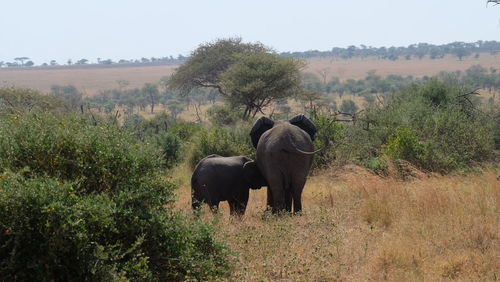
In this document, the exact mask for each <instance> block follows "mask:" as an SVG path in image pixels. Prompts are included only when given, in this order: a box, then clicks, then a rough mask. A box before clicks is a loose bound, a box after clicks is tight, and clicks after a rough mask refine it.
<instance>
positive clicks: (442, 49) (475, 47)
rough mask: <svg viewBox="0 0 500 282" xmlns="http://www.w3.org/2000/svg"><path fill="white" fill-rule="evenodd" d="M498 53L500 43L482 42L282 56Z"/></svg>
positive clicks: (398, 57) (351, 48) (397, 57)
mask: <svg viewBox="0 0 500 282" xmlns="http://www.w3.org/2000/svg"><path fill="white" fill-rule="evenodd" d="M498 52H500V42H498V41H482V40H479V41H477V42H472V43H466V42H452V43H448V44H443V45H434V44H428V43H418V44H411V45H409V46H407V47H372V46H366V45H363V44H362V45H360V46H354V45H351V46H348V47H347V48H340V47H334V48H332V49H331V50H330V51H318V50H310V51H305V52H284V53H281V55H282V56H290V57H295V58H315V57H337V58H341V59H351V58H367V57H376V58H378V59H386V60H401V59H405V60H410V59H412V58H418V59H423V58H424V57H428V58H430V59H440V58H443V57H444V56H446V55H454V56H457V58H458V59H459V60H462V59H463V58H465V57H468V56H471V55H472V54H474V56H478V55H476V54H479V53H489V54H492V55H496V54H497V53H498Z"/></svg>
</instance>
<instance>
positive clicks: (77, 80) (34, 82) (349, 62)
mask: <svg viewBox="0 0 500 282" xmlns="http://www.w3.org/2000/svg"><path fill="white" fill-rule="evenodd" d="M306 61H307V67H306V68H305V69H304V71H305V72H312V73H320V72H322V73H324V74H325V75H326V80H327V81H328V80H330V79H331V78H332V77H338V78H339V79H340V80H347V79H361V78H364V77H365V76H366V72H367V71H369V70H375V71H376V72H377V74H378V75H381V76H387V75H389V74H398V75H403V76H406V75H412V76H414V77H416V78H419V77H422V76H424V75H427V76H433V75H436V74H437V73H439V72H440V71H457V70H461V71H463V70H466V69H468V68H469V67H471V66H473V65H481V66H483V67H485V68H487V69H489V68H490V67H493V68H500V57H499V56H493V55H490V54H487V53H482V54H481V56H480V57H479V58H473V57H468V58H466V59H464V60H462V61H459V60H458V59H457V58H456V57H454V56H445V57H444V58H442V59H435V60H431V59H429V58H424V59H421V60H419V59H415V58H414V59H412V60H404V59H400V60H397V61H390V60H380V59H377V58H375V57H368V58H353V59H339V58H330V57H325V58H312V59H308V60H306ZM177 67H178V66H175V65H164V66H133V67H119V66H118V67H111V68H98V67H96V68H90V67H86V68H81V69H78V68H62V67H58V68H54V69H37V68H33V69H30V68H29V69H16V68H13V69H7V68H4V69H0V87H1V86H16V87H25V88H33V89H36V90H39V91H42V92H49V91H50V87H51V86H52V85H54V84H58V85H74V86H75V87H77V88H78V89H82V91H83V92H84V94H85V95H88V96H93V95H96V94H98V93H99V92H100V91H104V90H110V89H115V88H118V83H117V81H119V80H126V81H128V82H129V83H130V84H129V85H128V87H129V88H134V87H141V86H142V85H143V84H144V83H147V82H150V83H156V82H158V81H159V80H160V79H161V78H162V77H163V76H168V75H171V74H172V73H173V72H174V71H175V69H176V68H177Z"/></svg>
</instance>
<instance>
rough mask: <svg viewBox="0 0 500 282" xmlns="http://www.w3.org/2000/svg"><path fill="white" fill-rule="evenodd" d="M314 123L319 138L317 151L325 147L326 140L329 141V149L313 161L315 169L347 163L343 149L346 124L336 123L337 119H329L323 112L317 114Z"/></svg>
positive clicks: (317, 139)
mask: <svg viewBox="0 0 500 282" xmlns="http://www.w3.org/2000/svg"><path fill="white" fill-rule="evenodd" d="M311 118H312V122H313V123H314V124H315V125H316V128H317V130H318V131H317V136H316V139H315V140H314V147H315V149H318V148H321V147H323V146H325V145H326V144H324V142H325V138H327V139H328V140H329V144H328V147H327V148H326V149H325V150H324V151H322V152H320V153H318V154H316V155H315V156H314V159H313V168H323V167H326V166H329V165H332V164H339V163H342V162H343V161H345V159H343V157H345V156H343V155H342V152H341V150H342V148H343V147H344V146H345V145H344V140H345V138H346V133H347V131H346V128H345V125H344V124H341V123H338V122H335V121H336V120H337V118H336V117H329V116H327V115H325V114H322V113H321V112H315V113H314V114H313V115H312V116H311Z"/></svg>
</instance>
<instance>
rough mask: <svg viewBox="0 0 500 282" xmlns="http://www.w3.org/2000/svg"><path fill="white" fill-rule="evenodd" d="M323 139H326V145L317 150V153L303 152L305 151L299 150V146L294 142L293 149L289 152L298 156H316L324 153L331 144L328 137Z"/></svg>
mask: <svg viewBox="0 0 500 282" xmlns="http://www.w3.org/2000/svg"><path fill="white" fill-rule="evenodd" d="M323 139H324V143H325V145H324V146H323V147H322V148H320V149H318V150H315V151H312V152H308V151H303V150H301V149H299V148H297V145H295V143H293V141H291V145H292V146H291V149H290V150H289V151H290V152H292V153H298V154H304V155H314V154H316V153H319V152H321V151H324V150H325V149H326V148H327V147H328V145H329V144H330V140H329V139H328V138H327V137H326V136H325V137H324V138H323Z"/></svg>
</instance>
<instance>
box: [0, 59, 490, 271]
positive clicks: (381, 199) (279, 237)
mask: <svg viewBox="0 0 500 282" xmlns="http://www.w3.org/2000/svg"><path fill="white" fill-rule="evenodd" d="M478 60H480V61H477V60H474V59H472V58H471V59H468V60H465V61H458V60H457V59H456V58H453V57H451V56H450V57H446V58H445V59H442V60H430V59H424V60H416V59H413V60H411V61H402V60H400V61H397V62H391V61H387V60H385V61H383V63H380V62H378V61H377V60H375V59H369V58H368V59H364V60H361V59H352V60H337V61H335V60H332V59H329V58H322V59H311V60H309V64H308V66H307V67H306V70H307V71H309V72H316V73H319V72H323V73H324V74H325V75H326V76H328V78H331V77H334V76H335V77H340V78H341V79H342V80H345V79H349V78H353V79H357V78H362V77H364V76H365V75H366V73H367V71H370V70H375V71H377V74H380V75H383V76H385V75H388V74H401V75H414V76H415V77H422V76H424V75H435V74H437V73H438V72H439V71H443V70H448V71H455V70H465V69H467V68H469V67H470V66H471V65H474V64H481V65H482V66H484V67H487V68H490V67H494V68H498V67H500V65H499V64H500V62H499V60H498V59H496V57H495V58H494V57H493V56H490V55H487V54H485V55H482V56H481V57H480V59H478ZM174 69H175V66H155V67H144V68H139V67H131V68H106V69H72V70H64V69H54V70H0V83H1V84H0V86H10V85H15V86H19V87H29V88H35V89H39V90H41V91H48V90H49V89H50V85H52V84H54V83H56V82H57V83H60V84H66V83H67V84H73V85H75V86H77V87H78V88H79V89H83V91H84V92H85V94H87V95H88V96H92V95H94V94H96V93H98V92H99V91H100V90H104V89H112V88H116V87H117V86H116V81H118V80H128V81H130V83H131V84H130V85H131V87H132V86H137V85H142V84H143V83H145V82H148V81H158V80H159V79H160V78H161V77H162V76H164V75H168V74H169V73H171V72H173V71H174ZM40 74H43V75H40ZM160 109H161V108H160ZM183 114H184V115H186V117H191V116H194V113H193V112H192V109H191V111H189V110H188V111H186V112H185V113H183ZM187 119H191V118H187ZM406 169H407V172H406V177H404V179H403V178H402V177H401V175H400V172H398V168H394V167H391V166H390V165H389V167H388V168H387V170H386V173H385V174H383V175H378V174H376V173H374V172H373V171H371V170H368V169H366V168H364V167H361V166H356V165H352V164H350V165H344V166H335V165H332V166H326V167H323V168H320V169H315V170H314V171H313V172H312V173H311V174H310V176H309V178H308V180H307V183H306V186H305V188H304V191H303V194H302V199H303V211H302V212H301V213H300V214H295V215H288V214H285V215H279V216H276V215H272V214H270V213H269V212H266V211H265V209H266V188H265V187H264V188H262V189H260V190H251V192H250V199H249V203H248V206H247V210H246V213H245V215H244V216H243V217H231V216H229V208H228V206H227V203H226V202H223V203H221V208H220V211H219V212H218V213H217V214H212V213H211V212H210V211H209V209H208V208H205V209H204V210H203V211H202V218H203V220H204V221H205V222H208V223H210V224H212V225H213V227H214V228H215V229H216V230H217V231H219V232H217V233H216V234H217V235H216V236H217V238H218V239H219V240H220V241H222V242H226V243H227V244H228V246H229V250H230V251H229V252H230V254H229V261H230V268H231V269H232V274H231V276H229V277H227V278H226V279H227V280H230V281H381V280H389V281H447V280H458V281H497V280H499V279H500V271H499V269H500V169H499V167H498V164H495V163H493V164H490V163H488V164H482V165H481V166H479V167H477V168H473V169H467V170H466V171H461V170H459V171H456V172H453V173H450V174H446V175H441V174H438V173H429V172H423V171H420V170H418V169H417V168H415V167H413V166H412V165H410V164H407V168H406ZM191 173H192V169H191V168H190V167H189V165H187V164H186V163H185V162H184V163H181V164H178V165H177V166H176V167H175V168H173V169H172V171H170V172H169V174H168V175H167V176H166V177H167V178H168V179H171V180H173V181H174V182H176V183H178V184H179V187H178V188H177V189H176V190H175V193H176V195H175V200H174V202H173V203H171V204H170V205H171V206H173V207H174V208H175V209H177V210H179V211H180V212H181V213H184V214H187V215H189V214H191V212H192V211H191V187H190V177H191ZM0 280H1V279H0Z"/></svg>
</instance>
